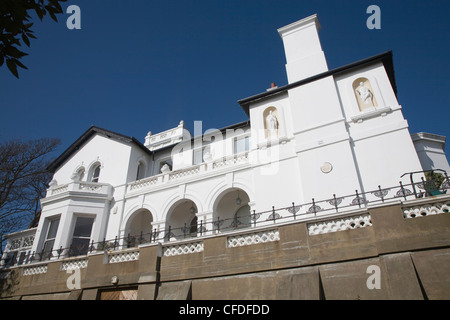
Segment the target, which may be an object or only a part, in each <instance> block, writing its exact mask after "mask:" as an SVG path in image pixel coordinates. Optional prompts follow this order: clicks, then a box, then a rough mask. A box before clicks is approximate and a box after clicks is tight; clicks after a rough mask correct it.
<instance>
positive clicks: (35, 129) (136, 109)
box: [0, 0, 450, 153]
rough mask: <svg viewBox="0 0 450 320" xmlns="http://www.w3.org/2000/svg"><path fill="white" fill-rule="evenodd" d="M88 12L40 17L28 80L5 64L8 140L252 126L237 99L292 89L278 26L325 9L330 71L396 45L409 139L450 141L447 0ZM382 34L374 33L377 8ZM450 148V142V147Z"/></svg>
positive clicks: (106, 6) (186, 5)
mask: <svg viewBox="0 0 450 320" xmlns="http://www.w3.org/2000/svg"><path fill="white" fill-rule="evenodd" d="M72 4H75V5H78V6H79V7H80V9H81V27H82V29H81V30H69V29H68V28H67V27H66V20H67V18H68V17H69V16H70V15H69V14H64V15H59V22H58V23H55V22H53V21H52V20H51V19H50V18H47V19H46V20H45V21H44V22H42V23H41V22H39V21H38V20H37V19H36V22H35V25H34V30H35V34H36V36H37V37H38V39H37V40H32V42H31V48H25V52H27V53H29V56H27V57H25V58H24V59H23V62H24V64H25V65H26V66H28V68H29V70H20V79H16V78H15V77H14V76H13V75H11V74H10V73H9V71H8V70H7V69H6V67H5V66H4V67H1V68H0V108H1V118H0V140H4V139H10V138H16V137H23V138H40V137H59V138H60V139H61V140H62V144H61V146H60V147H59V149H58V150H57V153H61V152H62V151H64V150H65V149H66V148H67V147H68V146H69V145H70V144H71V143H73V142H74V141H75V140H76V139H77V138H78V137H79V136H80V135H81V134H82V133H83V132H84V131H86V130H87V129H88V128H89V127H90V126H91V125H96V126H99V127H102V128H105V129H109V130H112V131H116V132H118V133H122V134H125V135H129V136H134V137H136V138H137V139H139V140H140V141H142V142H144V137H145V135H146V133H147V132H148V131H152V132H154V133H157V132H160V131H163V130H166V129H169V128H172V127H175V126H177V125H178V123H179V121H180V120H184V121H185V123H186V126H187V128H188V129H190V130H192V129H193V122H194V121H195V120H202V121H203V129H204V130H206V129H209V128H221V127H224V126H227V125H231V124H234V123H237V122H240V121H244V120H247V117H246V115H245V113H244V112H243V111H242V109H241V108H240V106H239V104H238V103H237V100H239V99H242V98H246V97H249V96H252V95H254V94H258V93H261V92H264V91H265V90H266V89H267V88H268V87H269V86H270V83H271V82H275V83H276V84H277V85H278V86H282V85H285V84H287V80H286V73H285V56H284V50H283V44H282V41H281V38H280V37H279V35H278V33H277V29H278V28H280V27H283V26H285V25H288V24H290V23H292V22H295V21H297V20H300V19H302V18H304V17H307V16H309V15H311V14H314V13H317V14H318V16H319V20H320V22H321V25H322V30H321V31H320V37H321V43H322V48H323V50H324V51H325V55H326V57H327V61H328V65H329V68H330V69H333V68H336V67H340V66H342V65H345V64H348V63H352V62H355V61H358V60H361V59H364V58H368V57H370V56H373V55H376V54H379V53H382V52H385V51H388V50H392V51H393V54H394V68H395V75H396V80H397V88H398V99H399V102H400V104H401V105H402V106H403V114H404V116H405V118H406V119H407V120H408V123H409V125H410V131H411V133H415V132H420V131H425V132H430V133H435V134H440V135H445V136H448V137H450V129H449V115H450V112H449V101H450V100H449V98H448V93H449V87H450V81H449V76H448V72H449V57H450V45H449V36H448V33H449V31H448V28H449V25H450V23H449V18H448V13H449V11H450V10H449V9H450V1H448V0H430V1H424V0H421V1H414V0H410V1H403V0H394V1H392V0H391V1H377V0H371V1H364V0H355V1H354V0H349V1H324V0H322V1H314V0H309V1H301V0H296V1H291V0H272V1H266V0H237V1H235V0H226V1H225V0H222V1H218V0H196V1H193V0H186V1H179V0H164V1H150V0H131V1H130V0H128V1H125V0H110V1H103V0H89V1H88V0H84V1H83V0H68V2H67V3H66V4H64V5H63V8H64V10H65V9H66V8H67V7H68V6H69V5H72ZM372 4H375V5H378V6H379V7H380V9H381V30H369V29H368V28H367V27H366V20H367V18H368V17H369V14H367V13H366V9H367V7H368V6H369V5H372ZM446 149H447V150H448V146H447V148H446Z"/></svg>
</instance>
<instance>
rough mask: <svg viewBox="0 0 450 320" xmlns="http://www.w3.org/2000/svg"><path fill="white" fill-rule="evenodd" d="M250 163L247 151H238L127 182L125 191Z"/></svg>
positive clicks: (192, 177) (143, 188)
mask: <svg viewBox="0 0 450 320" xmlns="http://www.w3.org/2000/svg"><path fill="white" fill-rule="evenodd" d="M250 163H251V161H250V156H249V152H244V153H239V154H235V155H232V156H227V157H223V158H219V159H216V160H212V161H207V162H205V163H202V164H199V165H194V166H189V167H187V168H183V169H180V170H175V171H169V172H165V173H161V174H158V175H155V176H152V177H148V178H144V179H141V180H137V181H134V182H131V183H129V184H128V187H127V193H137V192H141V191H142V190H145V189H148V188H152V187H159V186H161V185H164V184H169V183H177V182H179V181H182V180H187V179H200V178H202V177H206V176H208V175H214V174H216V173H217V174H219V173H223V169H224V170H230V169H231V168H232V169H233V170H237V169H241V168H243V167H246V166H249V165H250Z"/></svg>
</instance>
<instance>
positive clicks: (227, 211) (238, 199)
mask: <svg viewBox="0 0 450 320" xmlns="http://www.w3.org/2000/svg"><path fill="white" fill-rule="evenodd" d="M250 202H251V200H250V196H249V195H248V194H247V192H245V191H244V190H243V189H241V188H238V187H232V188H227V189H225V190H223V191H222V192H221V193H220V194H219V195H218V196H217V197H216V199H215V201H214V204H213V229H214V230H230V229H237V228H248V227H250V226H251V212H250Z"/></svg>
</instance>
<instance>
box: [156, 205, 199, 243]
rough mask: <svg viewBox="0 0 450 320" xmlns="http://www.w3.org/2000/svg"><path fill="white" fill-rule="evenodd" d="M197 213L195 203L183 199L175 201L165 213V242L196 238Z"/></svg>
mask: <svg viewBox="0 0 450 320" xmlns="http://www.w3.org/2000/svg"><path fill="white" fill-rule="evenodd" d="M197 213H198V207H197V204H196V202H194V201H193V200H191V199H188V198H183V199H178V200H177V201H175V202H174V203H173V204H172V205H171V206H170V208H169V210H168V211H167V215H166V226H165V234H164V239H165V240H181V239H184V238H187V237H196V236H197V221H198V218H197Z"/></svg>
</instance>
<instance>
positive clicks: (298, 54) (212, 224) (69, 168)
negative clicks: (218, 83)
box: [32, 15, 448, 256]
mask: <svg viewBox="0 0 450 320" xmlns="http://www.w3.org/2000/svg"><path fill="white" fill-rule="evenodd" d="M319 29H320V25H319V23H318V19H317V16H315V15H314V16H311V17H308V18H306V19H303V20H300V21H298V22H296V23H293V24H291V25H288V26H286V27H284V28H281V29H279V30H278V31H279V34H280V36H281V38H282V41H283V44H284V48H285V52H286V60H287V64H286V70H287V75H288V84H287V85H286V86H283V87H279V88H278V87H274V88H272V89H269V90H267V91H266V92H263V93H261V94H259V95H256V96H253V97H249V98H246V99H243V100H240V101H239V104H240V105H241V107H242V108H243V109H244V111H245V112H246V113H247V115H248V116H249V121H246V122H242V123H239V124H234V125H231V126H229V127H227V128H224V129H221V130H209V131H206V132H205V131H203V132H202V133H203V135H200V136H198V137H192V136H191V134H190V133H189V132H188V131H187V130H186V129H185V128H184V123H183V122H180V124H179V125H178V126H177V127H175V128H172V129H169V130H167V131H164V132H162V133H158V134H152V133H150V132H149V133H148V134H147V135H146V137H145V141H144V143H143V144H141V143H140V142H139V141H137V140H136V139H134V138H131V137H126V136H123V135H120V134H116V133H113V132H110V131H107V130H104V129H100V128H96V127H92V128H90V129H89V130H88V131H87V132H86V133H85V134H84V135H83V136H82V137H80V139H79V140H77V141H76V142H75V143H74V144H73V145H72V146H71V147H70V148H69V149H68V150H67V151H66V152H65V153H63V154H62V155H61V157H60V158H58V159H57V160H56V162H55V163H54V164H53V165H52V166H51V169H52V170H53V171H54V179H53V181H52V185H51V187H50V188H49V190H48V193H47V196H46V198H44V199H42V208H43V211H42V216H41V219H40V222H39V225H38V227H37V230H36V235H35V241H34V244H33V247H32V251H33V252H36V253H39V252H43V251H46V250H48V249H49V248H51V249H52V250H53V251H55V250H58V249H59V248H61V249H62V250H61V251H59V252H58V253H59V254H62V255H67V254H68V255H74V254H77V253H85V252H87V247H86V244H89V243H101V242H102V241H103V240H104V239H106V240H111V239H118V242H119V245H118V246H122V247H123V246H130V245H134V244H139V243H144V242H148V241H151V237H153V239H158V241H174V240H181V239H184V238H185V237H196V236H209V235H213V234H215V233H217V232H222V231H224V230H227V228H231V227H232V228H241V227H252V226H255V225H256V224H257V223H258V225H266V224H270V223H273V222H275V221H276V219H279V218H280V219H281V218H286V219H291V218H292V214H293V215H294V216H293V219H296V216H295V215H296V214H298V215H300V214H303V217H305V218H308V217H314V216H316V214H317V212H322V214H327V212H328V211H324V208H325V207H324V206H325V205H326V203H325V202H323V203H320V205H319V202H320V201H322V200H326V199H334V200H335V201H334V202H333V201H330V200H328V203H329V204H331V206H330V208H333V210H334V207H336V211H337V206H338V205H339V204H341V203H348V202H352V203H353V205H359V206H361V204H365V202H366V201H369V199H368V197H369V196H370V195H371V194H370V193H369V192H372V191H374V190H379V191H380V192H381V193H379V194H376V193H374V192H372V194H376V197H378V199H376V198H374V199H376V200H379V198H380V194H384V193H383V190H382V189H383V188H394V187H399V181H402V178H401V176H402V175H403V174H404V173H408V172H416V171H422V170H423V168H422V165H421V162H420V159H419V157H418V155H417V152H416V149H415V147H414V144H413V141H412V139H411V135H410V133H409V130H408V123H407V121H406V120H405V119H404V118H403V115H402V106H401V105H400V104H399V102H398V101H397V98H396V92H395V79H394V77H393V67H392V55H391V54H390V53H385V54H381V55H378V56H375V57H372V58H369V59H366V60H362V61H359V62H356V63H353V64H351V65H348V66H344V67H342V68H338V69H335V70H328V67H327V63H326V59H325V55H324V53H323V51H322V49H321V45H320V40H319V37H318V30H319ZM439 159H440V160H439V161H441V160H442V163H443V161H444V160H443V159H445V161H446V158H445V154H442V153H440V154H439ZM439 163H441V162H439ZM443 169H444V170H448V163H447V167H445V168H443ZM403 182H404V184H405V185H406V184H407V183H408V182H409V180H408V179H406V178H404V179H403ZM387 190H388V189H386V194H387ZM400 191H401V190H400ZM360 194H361V195H362V194H364V196H363V198H360V197H358V195H360ZM399 194H400V195H403V194H404V193H399V192H397V196H399ZM405 195H406V194H405ZM374 197H375V196H374ZM343 199H344V200H343ZM346 199H348V201H347V200H346ZM360 199H362V200H360ZM351 200H353V201H351ZM355 200H357V201H356V202H355ZM382 200H383V199H382ZM343 201H344V202H343ZM345 201H347V202H345ZM383 201H384V200H383ZM300 205H301V207H300ZM350 209H351V208H350ZM327 210H328V209H327ZM330 210H331V209H330ZM52 221H58V225H57V228H56V229H57V230H52V228H51V226H52ZM54 225H56V223H54ZM52 232H53V234H52ZM74 243H75V244H77V245H78V247H79V248H78V249H77V248H74V247H75V245H74ZM71 245H72V248H71V249H69V248H70V247H71ZM115 246H116V244H114V247H115ZM70 250H72V251H70ZM53 256H55V254H54V253H53Z"/></svg>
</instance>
